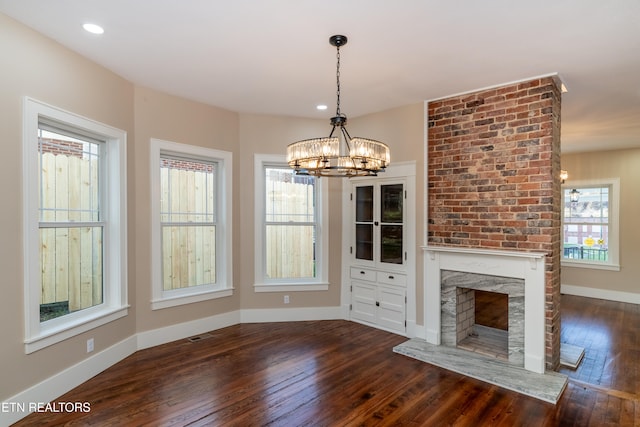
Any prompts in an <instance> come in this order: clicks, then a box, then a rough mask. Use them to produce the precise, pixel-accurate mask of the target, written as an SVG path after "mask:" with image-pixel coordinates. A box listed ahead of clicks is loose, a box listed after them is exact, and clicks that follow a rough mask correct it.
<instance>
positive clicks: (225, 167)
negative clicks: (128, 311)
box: [150, 138, 233, 310]
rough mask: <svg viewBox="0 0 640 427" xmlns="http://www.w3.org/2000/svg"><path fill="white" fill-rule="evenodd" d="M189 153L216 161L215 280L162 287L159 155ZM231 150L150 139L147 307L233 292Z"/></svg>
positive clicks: (158, 306) (179, 155) (175, 303)
mask: <svg viewBox="0 0 640 427" xmlns="http://www.w3.org/2000/svg"><path fill="white" fill-rule="evenodd" d="M163 154H166V155H174V156H178V157H181V156H182V157H184V156H187V157H191V158H193V159H194V160H196V161H198V160H200V161H206V162H214V163H216V168H217V176H216V184H217V186H218V188H217V195H218V200H216V203H217V207H216V210H217V219H216V283H215V284H212V285H202V286H194V287H189V288H183V289H179V290H170V291H165V290H163V288H162V243H161V242H162V238H161V235H162V234H161V233H162V230H161V224H160V157H161V155H163ZM232 160H233V159H232V153H230V152H229V151H222V150H216V149H213V148H206V147H198V146H195V145H188V144H182V143H178V142H172V141H164V140H161V139H155V138H152V139H151V143H150V165H151V168H150V169H151V268H152V273H151V298H152V299H151V309H152V310H159V309H163V308H169V307H175V306H180V305H184V304H192V303H195V302H200V301H207V300H211V299H215V298H223V297H228V296H231V295H233V257H232V253H233V252H232V249H233V245H232V233H231V230H232V229H233V228H232V207H233V206H232V196H233V193H232V188H233V185H232V177H233V174H232Z"/></svg>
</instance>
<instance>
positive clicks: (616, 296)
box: [560, 284, 640, 304]
mask: <svg viewBox="0 0 640 427" xmlns="http://www.w3.org/2000/svg"><path fill="white" fill-rule="evenodd" d="M560 293H563V294H567V295H576V296H579V297H588V298H598V299H606V300H609V301H618V302H628V303H631V304H640V294H636V293H631V292H620V291H612V290H609V289H597V288H586V287H584V286H574V285H562V284H561V285H560Z"/></svg>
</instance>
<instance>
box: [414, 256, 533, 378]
mask: <svg viewBox="0 0 640 427" xmlns="http://www.w3.org/2000/svg"><path fill="white" fill-rule="evenodd" d="M423 249H424V257H425V259H424V261H425V292H424V303H425V305H424V306H425V340H426V341H427V343H430V344H436V345H443V346H449V347H455V346H456V344H457V340H458V337H457V336H456V305H455V304H456V292H457V289H458V288H468V289H479V290H487V291H491V292H501V293H505V294H508V295H509V339H508V340H509V343H508V359H509V363H510V364H513V365H514V366H521V367H524V369H526V370H528V371H532V372H536V373H544V372H545V342H544V339H545V335H544V331H545V312H544V301H545V296H544V291H545V267H544V258H545V254H544V253H538V252H520V251H499V250H488V249H472V248H453V247H432V246H429V247H425V248H423Z"/></svg>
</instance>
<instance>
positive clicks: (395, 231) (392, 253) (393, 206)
mask: <svg viewBox="0 0 640 427" xmlns="http://www.w3.org/2000/svg"><path fill="white" fill-rule="evenodd" d="M403 187H404V186H403V185H402V184H390V185H381V186H380V261H381V262H385V263H390V264H402V254H403V250H402V236H403V222H404V209H403V204H402V201H403V192H404V188H403Z"/></svg>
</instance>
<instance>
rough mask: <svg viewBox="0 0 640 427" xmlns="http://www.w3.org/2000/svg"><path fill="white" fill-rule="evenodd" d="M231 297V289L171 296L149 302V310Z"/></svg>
mask: <svg viewBox="0 0 640 427" xmlns="http://www.w3.org/2000/svg"><path fill="white" fill-rule="evenodd" d="M231 295H233V288H226V289H217V290H213V291H206V292H202V293H199V294H190V295H179V296H172V297H168V298H162V299H157V300H153V301H151V310H161V309H163V308H169V307H176V306H179V305H185V304H193V303H194V302H201V301H208V300H212V299H216V298H225V297H230V296H231Z"/></svg>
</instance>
